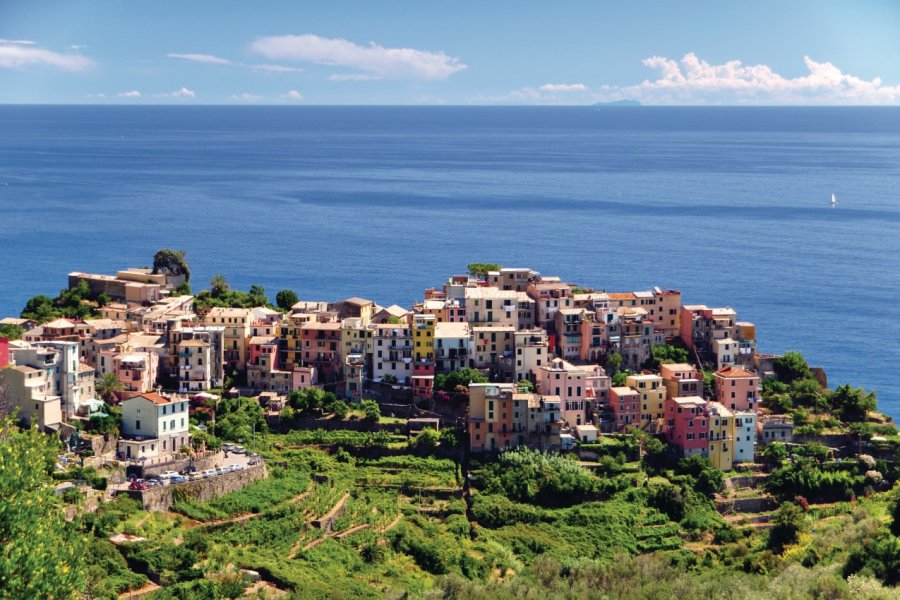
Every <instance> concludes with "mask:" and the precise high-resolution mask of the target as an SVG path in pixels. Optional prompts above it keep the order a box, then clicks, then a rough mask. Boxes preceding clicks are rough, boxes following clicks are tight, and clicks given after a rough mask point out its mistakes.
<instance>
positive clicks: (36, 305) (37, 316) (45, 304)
mask: <svg viewBox="0 0 900 600" xmlns="http://www.w3.org/2000/svg"><path fill="white" fill-rule="evenodd" d="M56 315H57V313H56V312H55V307H54V306H53V299H52V298H50V297H49V296H44V295H43V294H38V295H37V296H34V297H33V298H31V299H29V300H28V302H26V303H25V308H23V309H22V314H21V316H22V318H23V319H34V320H35V321H38V322H40V323H43V322H44V321H49V320H51V319H53V318H54V317H55V316H56Z"/></svg>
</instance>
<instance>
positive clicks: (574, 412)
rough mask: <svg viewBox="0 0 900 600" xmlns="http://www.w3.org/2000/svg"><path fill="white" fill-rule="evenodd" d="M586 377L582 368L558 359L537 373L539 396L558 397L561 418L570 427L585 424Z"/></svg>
mask: <svg viewBox="0 0 900 600" xmlns="http://www.w3.org/2000/svg"><path fill="white" fill-rule="evenodd" d="M586 375H587V373H586V372H585V370H584V368H583V367H576V366H575V365H573V364H571V363H568V362H566V361H564V360H562V359H559V358H556V359H553V361H552V362H551V363H550V364H549V365H544V366H542V367H541V369H540V371H539V373H538V379H539V385H540V391H541V394H542V395H544V396H559V399H560V408H561V411H560V412H561V413H562V418H563V420H564V421H565V422H566V423H568V424H569V425H570V426H571V427H576V426H578V425H582V424H583V423H585V422H586V415H587V402H586V401H585V396H586V391H587V390H586V383H585V376H586Z"/></svg>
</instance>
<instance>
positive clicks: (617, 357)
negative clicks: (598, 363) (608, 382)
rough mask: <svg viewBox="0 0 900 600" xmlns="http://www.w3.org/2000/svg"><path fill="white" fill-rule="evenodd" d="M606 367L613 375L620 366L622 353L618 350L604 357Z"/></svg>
mask: <svg viewBox="0 0 900 600" xmlns="http://www.w3.org/2000/svg"><path fill="white" fill-rule="evenodd" d="M606 368H607V369H609V374H610V376H612V375H615V374H616V373H617V372H618V371H619V369H621V368H622V355H621V354H619V353H618V352H613V353H612V354H610V355H609V358H608V359H606Z"/></svg>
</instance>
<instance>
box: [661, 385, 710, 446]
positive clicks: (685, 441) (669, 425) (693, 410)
mask: <svg viewBox="0 0 900 600" xmlns="http://www.w3.org/2000/svg"><path fill="white" fill-rule="evenodd" d="M666 439H667V440H668V441H669V443H670V444H672V445H673V446H677V447H678V448H679V449H680V450H681V452H682V454H683V455H684V456H690V455H692V454H702V455H704V456H708V455H709V407H708V405H707V403H706V400H704V399H703V398H700V397H699V396H688V397H685V398H667V399H666Z"/></svg>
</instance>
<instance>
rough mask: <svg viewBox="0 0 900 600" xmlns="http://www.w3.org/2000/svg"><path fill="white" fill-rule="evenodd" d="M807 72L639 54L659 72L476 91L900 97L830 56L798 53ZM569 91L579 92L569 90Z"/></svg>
mask: <svg viewBox="0 0 900 600" xmlns="http://www.w3.org/2000/svg"><path fill="white" fill-rule="evenodd" d="M803 62H804V64H805V65H806V68H807V70H808V73H807V74H806V75H803V76H800V77H794V78H786V77H783V76H782V75H779V74H778V73H776V72H775V71H774V70H772V69H771V68H770V67H768V66H767V65H745V64H743V63H742V62H741V61H739V60H732V61H728V62H726V63H724V64H720V65H714V64H710V63H708V62H706V61H705V60H702V59H701V58H699V57H698V56H697V55H696V54H694V53H693V52H690V53H688V54H685V55H684V57H683V58H682V59H681V60H680V61H676V60H672V59H670V58H667V57H664V56H651V57H649V58H646V59H644V60H643V64H644V66H646V67H649V68H651V69H654V70H655V71H657V72H658V75H659V76H658V77H657V78H656V79H653V80H650V79H645V80H644V81H643V82H641V83H639V84H636V85H630V86H614V85H600V86H598V87H596V88H594V89H590V88H588V87H587V86H585V85H584V84H580V83H579V84H549V83H548V84H544V85H542V86H540V87H538V88H537V89H535V88H533V87H524V88H520V89H518V90H514V91H512V92H510V93H508V94H505V95H501V96H479V97H476V98H474V99H473V101H474V102H475V103H477V102H488V103H496V104H504V103H517V104H526V103H530V104H584V103H590V102H615V101H619V100H637V101H639V102H641V103H643V104H701V105H706V104H709V105H715V104H739V105H770V104H786V105H838V104H839V105H872V104H879V105H886V104H897V103H898V102H900V85H894V86H890V85H884V83H883V82H882V81H881V78H879V77H876V78H874V79H871V80H865V79H862V78H860V77H856V76H854V75H850V74H847V73H844V72H842V71H841V70H840V69H839V68H838V67H836V66H835V65H833V64H832V63H830V62H816V61H815V60H813V59H811V58H810V57H809V56H804V57H803ZM570 92H579V93H578V94H577V95H573V94H571V93H570Z"/></svg>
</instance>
